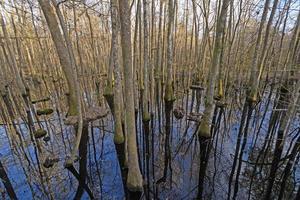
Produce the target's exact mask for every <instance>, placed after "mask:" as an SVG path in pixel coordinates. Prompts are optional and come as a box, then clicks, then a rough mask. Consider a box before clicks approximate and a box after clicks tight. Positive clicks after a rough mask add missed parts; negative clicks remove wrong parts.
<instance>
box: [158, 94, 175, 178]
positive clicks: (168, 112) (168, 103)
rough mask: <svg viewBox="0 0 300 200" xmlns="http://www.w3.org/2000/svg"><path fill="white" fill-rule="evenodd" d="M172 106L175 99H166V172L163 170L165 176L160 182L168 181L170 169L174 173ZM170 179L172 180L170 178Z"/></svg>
mask: <svg viewBox="0 0 300 200" xmlns="http://www.w3.org/2000/svg"><path fill="white" fill-rule="evenodd" d="M172 108H173V101H167V100H165V115H166V133H165V135H166V137H165V154H164V172H163V177H162V178H160V179H159V180H158V181H157V182H158V183H162V182H166V179H167V175H168V169H169V170H170V172H171V173H172V166H171V149H170V134H171V111H172ZM170 177H171V176H170ZM170 181H171V182H172V180H170ZM171 182H170V183H171Z"/></svg>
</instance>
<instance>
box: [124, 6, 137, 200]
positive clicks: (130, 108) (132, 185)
mask: <svg viewBox="0 0 300 200" xmlns="http://www.w3.org/2000/svg"><path fill="white" fill-rule="evenodd" d="M119 9H120V22H121V46H122V56H123V65H124V79H125V98H124V100H125V102H126V103H125V110H126V112H125V113H126V114H125V123H126V125H125V126H126V133H127V146H128V175H127V188H128V190H129V191H130V192H131V193H141V192H142V191H143V178H142V175H141V171H140V167H139V162H138V159H139V158H138V153H137V144H136V129H135V126H136V125H135V113H134V99H133V97H134V93H133V70H132V53H131V52H132V51H131V22H130V12H129V5H128V0H119ZM139 195H140V194H138V196H139ZM138 198H139V197H138Z"/></svg>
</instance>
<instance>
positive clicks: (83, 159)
mask: <svg viewBox="0 0 300 200" xmlns="http://www.w3.org/2000/svg"><path fill="white" fill-rule="evenodd" d="M82 133H83V134H82V137H81V141H80V145H79V159H80V160H79V185H78V187H77V192H76V195H75V199H81V197H82V195H83V191H84V188H83V185H84V184H85V180H86V177H87V169H86V166H87V142H88V138H89V129H88V124H86V123H85V124H84V125H83V129H82Z"/></svg>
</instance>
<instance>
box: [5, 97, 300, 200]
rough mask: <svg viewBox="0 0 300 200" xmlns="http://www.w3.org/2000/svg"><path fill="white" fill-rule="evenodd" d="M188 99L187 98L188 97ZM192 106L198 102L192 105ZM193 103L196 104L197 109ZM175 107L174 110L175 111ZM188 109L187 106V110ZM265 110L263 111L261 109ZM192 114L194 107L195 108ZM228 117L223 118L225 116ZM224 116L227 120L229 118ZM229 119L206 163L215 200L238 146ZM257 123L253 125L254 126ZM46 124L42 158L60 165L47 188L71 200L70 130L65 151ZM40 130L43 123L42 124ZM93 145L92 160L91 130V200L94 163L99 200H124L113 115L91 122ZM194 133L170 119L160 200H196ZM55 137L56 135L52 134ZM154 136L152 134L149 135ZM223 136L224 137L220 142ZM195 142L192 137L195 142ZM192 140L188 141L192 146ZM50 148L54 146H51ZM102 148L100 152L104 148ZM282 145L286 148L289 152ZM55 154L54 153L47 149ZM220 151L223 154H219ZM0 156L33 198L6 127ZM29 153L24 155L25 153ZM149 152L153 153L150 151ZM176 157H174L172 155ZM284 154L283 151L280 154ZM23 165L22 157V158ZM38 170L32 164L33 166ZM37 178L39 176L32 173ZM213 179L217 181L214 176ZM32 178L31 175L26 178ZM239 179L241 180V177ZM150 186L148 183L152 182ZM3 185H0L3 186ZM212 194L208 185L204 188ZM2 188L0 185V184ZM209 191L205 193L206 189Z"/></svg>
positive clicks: (158, 143) (159, 163)
mask: <svg viewBox="0 0 300 200" xmlns="http://www.w3.org/2000/svg"><path fill="white" fill-rule="evenodd" d="M267 97H268V93H266V94H265V99H264V101H263V102H262V104H261V107H262V108H265V107H266V98H267ZM189 99H190V100H191V96H190V98H189ZM195 104H196V102H195ZM195 104H194V105H195ZM181 105H182V106H183V107H184V108H185V107H186V104H185V103H183V104H181V102H180V101H178V102H177V103H176V104H175V106H181ZM175 106H174V107H175ZM190 106H191V103H190V102H189V104H188V107H190ZM272 107H273V102H271V103H270V104H269V110H268V111H267V112H266V116H265V120H264V121H263V123H262V129H261V131H260V134H259V137H258V140H257V141H258V144H262V142H263V139H264V137H265V136H266V133H267V127H268V122H269V119H270V115H271V109H270V108H272ZM188 110H189V111H190V109H188ZM200 110H201V111H203V107H200ZM263 110H264V109H263ZM194 111H195V106H194ZM263 114H264V112H253V115H252V120H251V122H250V124H249V131H248V137H247V144H246V148H245V151H244V155H243V160H247V159H248V157H249V155H250V153H251V152H252V150H253V145H254V142H253V138H254V136H253V133H255V131H254V129H255V123H260V122H261V119H262V116H263ZM227 115H228V112H227V113H226V116H227ZM227 117H228V116H227ZM231 117H232V119H231V120H229V121H227V125H228V126H230V127H227V128H228V131H224V121H222V122H221V129H220V130H221V131H220V132H219V137H218V142H217V143H215V142H214V145H215V144H217V150H216V152H215V151H214V150H215V146H214V149H213V151H212V152H211V157H210V162H209V164H208V168H207V177H209V178H210V180H214V181H215V182H214V184H215V185H214V193H213V197H212V198H213V199H222V197H224V195H225V194H226V190H227V185H228V174H229V172H230V169H231V166H232V158H233V155H234V150H235V146H236V140H237V135H238V131H239V123H240V118H241V112H240V111H236V110H234V111H232V116H231ZM52 119H57V116H56V115H53V118H52ZM157 119H158V118H157V117H156V118H155V120H153V122H154V124H153V127H154V130H155V131H154V133H153V134H154V138H155V142H154V155H155V168H154V170H155V171H154V172H155V178H156V180H158V179H159V178H161V176H162V170H163V156H164V154H163V148H164V147H163V146H164V145H163V143H162V141H163V137H164V128H165V127H164V125H162V127H161V129H162V131H163V133H159V131H158V120H157ZM140 120H141V119H140V118H139V117H138V122H140ZM253 122H255V123H253ZM187 124H188V125H189V128H188V129H187V132H186V137H185V139H183V138H182V137H183V135H184V134H185V131H186V125H187ZM48 125H49V127H51V128H50V130H51V133H50V136H51V143H50V142H49V143H48V145H45V143H44V142H43V140H40V141H41V144H42V147H43V149H44V150H45V151H44V153H45V155H50V156H52V157H59V159H60V162H58V163H56V164H55V165H54V167H53V168H51V169H49V171H48V172H49V174H51V175H52V178H51V186H52V192H53V194H54V197H55V199H62V198H63V199H73V197H74V195H75V192H76V190H77V180H76V179H75V178H74V177H73V176H72V175H71V174H69V173H68V172H67V170H66V169H64V167H63V164H64V159H65V157H66V153H67V154H69V152H70V149H69V146H68V145H69V142H68V140H69V141H70V142H71V143H72V141H73V140H72V132H71V131H72V130H71V128H70V127H64V126H63V131H64V135H63V136H64V138H65V140H66V144H67V147H66V150H65V149H64V145H63V143H62V137H61V136H62V135H61V133H60V128H59V122H58V120H50V121H49V122H48ZM102 125H104V131H105V135H104V140H103V142H102V138H103V134H102V132H103V126H102ZM296 125H297V124H296V122H295V123H293V125H292V126H291V130H292V129H293V128H295V126H296ZM43 126H44V127H46V126H45V124H43ZM94 126H95V127H94V128H93V130H94V142H95V149H96V155H95V152H94V147H93V140H92V134H91V131H90V130H89V132H90V133H89V147H88V151H89V152H88V155H87V157H88V160H87V171H88V181H89V186H90V187H91V189H92V191H93V193H94V196H95V197H96V198H98V199H99V196H100V195H99V194H100V182H99V177H98V172H97V164H98V167H99V171H100V176H101V180H102V198H103V199H122V198H123V195H124V192H123V186H122V182H121V176H120V171H119V165H118V161H117V156H116V152H115V147H114V144H113V134H112V130H113V122H112V120H111V116H108V117H106V118H105V119H104V120H103V123H99V122H95V123H94ZM141 128H142V127H141V124H140V123H138V125H137V130H138V132H139V134H138V141H139V142H140V143H139V145H140V156H142V155H143V152H142V150H143V146H142V144H141V139H142V137H141V136H142V134H141V133H142V132H141V131H142V130H141ZM22 130H23V133H24V134H25V136H24V137H25V138H26V139H25V141H26V142H25V143H29V144H31V143H30V138H29V136H28V134H27V133H26V127H24V125H22ZM195 131H196V126H195V123H194V122H188V123H187V121H186V120H185V118H183V120H176V119H175V118H174V117H173V118H172V144H171V148H172V157H173V160H172V168H173V174H172V177H173V183H172V187H170V185H165V184H161V185H160V186H159V195H160V198H161V199H165V198H167V197H169V198H173V199H181V198H183V199H190V198H191V197H194V196H195V195H196V193H197V181H198V170H199V144H198V141H196V140H193V141H192V138H193V135H194V133H195ZM54 133H56V134H54ZM151 135H152V133H151ZM222 135H223V136H225V137H224V138H222ZM194 138H196V137H194ZM191 141H192V142H191ZM289 142H290V138H287V141H286V144H288V143H289ZM51 144H52V145H51ZM180 144H182V146H181V148H179V146H180ZM102 146H103V148H102ZM287 146H288V145H286V146H285V147H287ZM52 147H53V149H54V152H53V153H52V151H51V149H52ZM221 147H222V149H221ZM26 148H27V151H28V152H29V153H30V157H31V158H33V161H34V163H36V160H35V153H34V148H33V145H29V146H26ZM0 152H1V157H0V159H1V161H2V163H3V164H4V166H5V168H6V170H7V172H8V175H9V178H10V180H11V182H12V184H13V187H14V189H15V191H16V193H17V196H18V197H19V199H26V200H27V199H32V193H31V192H30V188H29V184H28V182H27V181H26V177H25V175H24V171H23V169H22V167H21V165H20V163H19V160H18V158H17V157H16V156H12V155H13V152H12V151H11V150H10V148H9V143H8V140H7V137H6V135H5V130H4V127H3V126H2V127H0ZM28 152H27V153H28ZM150 152H151V150H150ZM175 153H176V156H175ZM284 153H285V152H284ZM213 155H216V156H217V157H216V158H217V159H216V160H217V165H216V164H215V163H214V158H215V157H214V156H213ZM94 156H95V157H96V160H97V164H96V162H95V158H94ZM22 161H23V162H25V161H24V158H22ZM151 164H152V163H151V161H150V174H152V167H151ZM35 165H36V164H35ZM24 167H25V170H26V172H27V173H29V172H28V168H27V167H26V166H25V165H24ZM245 167H246V164H243V165H242V170H243V169H245ZM76 168H77V169H78V163H76ZM141 168H142V169H144V168H145V166H144V162H143V161H141ZM299 173H300V172H299V168H296V179H299V178H300V175H299ZM35 174H38V173H37V172H35ZM214 174H215V176H214ZM29 176H30V177H32V176H33V175H32V174H30V175H29ZM241 176H242V175H241ZM39 181H40V179H39V178H38V177H35V178H34V180H32V181H31V183H32V184H31V185H32V188H33V191H34V192H35V193H36V198H37V199H46V197H40V195H41V192H40V191H41V186H40V183H39ZM150 182H151V181H150ZM1 184H2V183H1ZM208 187H210V189H211V187H212V186H211V185H210V186H208ZM2 188H3V185H2ZM208 189H209V188H208ZM240 191H241V193H243V192H242V191H245V189H244V188H243V187H242V186H241V190H240ZM82 199H89V198H88V195H87V193H84V195H83V197H82Z"/></svg>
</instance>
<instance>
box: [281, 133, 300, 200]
mask: <svg viewBox="0 0 300 200" xmlns="http://www.w3.org/2000/svg"><path fill="white" fill-rule="evenodd" d="M299 134H300V129H298V132H297V134H296V135H299ZM299 148H300V136H298V138H297V140H296V142H295V144H294V147H293V149H292V151H291V153H290V154H289V155H290V156H289V157H290V158H289V159H288V161H287V164H286V167H285V169H284V171H283V176H282V178H281V180H282V181H281V184H280V192H279V195H278V200H281V199H282V198H283V197H284V192H285V189H286V183H287V180H288V177H289V176H290V175H291V169H292V167H293V165H294V164H295V163H296V162H297V160H296V156H297V154H298V152H299ZM299 198H300V196H299ZM299 198H298V199H299Z"/></svg>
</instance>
